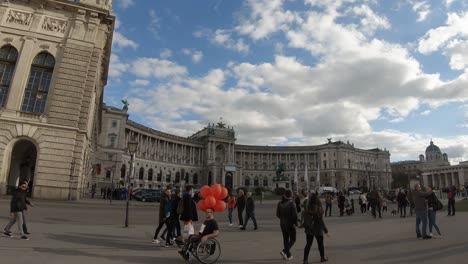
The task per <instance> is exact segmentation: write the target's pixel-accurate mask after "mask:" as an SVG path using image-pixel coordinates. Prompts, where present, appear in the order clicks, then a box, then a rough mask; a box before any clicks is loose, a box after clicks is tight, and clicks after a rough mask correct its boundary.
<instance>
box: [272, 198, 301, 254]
mask: <svg viewBox="0 0 468 264" xmlns="http://www.w3.org/2000/svg"><path fill="white" fill-rule="evenodd" d="M291 195H292V192H291V190H286V191H285V192H284V195H283V197H282V199H281V201H280V202H279V203H278V206H277V207H276V217H278V218H279V219H280V227H281V233H282V234H283V250H281V251H280V254H281V256H283V259H284V260H290V259H292V258H293V256H292V255H291V248H292V246H293V245H294V243H295V242H296V225H297V210H296V206H295V204H294V203H293V201H292V199H291Z"/></svg>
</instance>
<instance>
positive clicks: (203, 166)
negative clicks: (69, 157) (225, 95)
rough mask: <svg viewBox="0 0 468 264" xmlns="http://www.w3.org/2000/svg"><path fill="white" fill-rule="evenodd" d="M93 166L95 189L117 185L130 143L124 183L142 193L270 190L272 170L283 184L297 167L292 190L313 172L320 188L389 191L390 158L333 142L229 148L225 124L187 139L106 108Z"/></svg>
mask: <svg viewBox="0 0 468 264" xmlns="http://www.w3.org/2000/svg"><path fill="white" fill-rule="evenodd" d="M102 117H103V119H102V121H103V122H102V133H101V135H100V136H99V142H98V152H97V156H98V158H97V160H96V163H97V164H98V167H99V168H101V169H100V170H98V172H99V173H96V174H94V175H93V180H92V181H93V182H94V183H96V184H97V185H98V186H106V185H110V184H111V182H113V183H114V185H115V184H117V183H119V182H123V181H124V179H125V177H126V175H128V174H129V171H130V156H129V154H128V153H127V151H126V148H127V144H128V141H129V140H130V139H132V138H134V139H135V140H137V141H138V142H139V146H138V151H137V153H136V161H135V174H134V175H132V176H131V184H132V185H133V186H138V187H142V188H161V187H164V186H165V185H168V184H173V185H178V184H180V182H181V181H182V180H185V181H187V182H188V183H189V184H196V185H203V184H213V183H221V184H223V185H225V186H227V187H228V188H231V189H232V188H237V187H240V186H246V187H249V188H254V187H264V188H267V189H274V188H275V187H277V184H278V182H275V181H274V178H275V176H276V170H277V168H278V165H279V164H282V165H283V166H284V168H285V171H284V174H285V176H287V177H288V178H289V181H288V182H287V183H286V187H291V184H292V182H291V180H293V178H294V174H295V171H296V168H297V175H298V184H299V185H300V187H301V188H305V184H306V179H305V173H306V168H307V175H308V178H309V183H310V186H311V187H312V188H314V187H317V186H316V185H317V183H316V182H315V179H316V175H317V172H318V171H320V183H321V185H322V186H334V187H337V188H339V189H341V188H347V187H361V186H366V187H369V186H375V187H378V188H382V189H388V188H389V186H390V184H391V182H390V181H391V167H390V153H389V152H388V151H387V150H381V149H377V148H376V149H370V150H364V149H358V148H355V147H354V145H353V144H350V143H349V142H346V143H345V142H341V141H332V140H331V139H330V140H329V141H328V142H327V143H326V144H323V145H318V146H290V147H280V146H277V147H270V146H251V145H239V144H236V137H235V131H234V129H233V128H231V127H229V126H226V125H225V124H222V123H218V124H216V125H215V124H209V125H208V126H207V127H205V128H204V129H202V130H201V131H198V132H196V133H195V134H193V135H192V136H190V137H187V138H185V137H179V136H176V135H172V134H168V133H164V132H161V131H157V130H154V129H151V128H148V127H145V126H143V125H140V124H138V123H135V122H133V121H130V120H128V115H127V113H126V111H125V110H120V109H117V108H114V107H108V106H105V107H104V108H103V114H102Z"/></svg>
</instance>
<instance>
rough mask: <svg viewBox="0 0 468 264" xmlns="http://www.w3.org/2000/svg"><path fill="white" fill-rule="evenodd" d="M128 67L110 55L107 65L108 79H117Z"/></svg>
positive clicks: (114, 55)
mask: <svg viewBox="0 0 468 264" xmlns="http://www.w3.org/2000/svg"><path fill="white" fill-rule="evenodd" d="M129 67H130V65H129V64H126V63H123V62H121V61H120V58H119V56H118V55H116V54H114V53H112V54H111V57H110V63H109V77H115V78H119V77H120V76H121V75H122V74H123V73H125V72H127V71H128V69H129Z"/></svg>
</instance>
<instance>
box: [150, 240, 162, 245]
mask: <svg viewBox="0 0 468 264" xmlns="http://www.w3.org/2000/svg"><path fill="white" fill-rule="evenodd" d="M151 243H153V244H159V243H161V241H159V240H157V239H153V241H151Z"/></svg>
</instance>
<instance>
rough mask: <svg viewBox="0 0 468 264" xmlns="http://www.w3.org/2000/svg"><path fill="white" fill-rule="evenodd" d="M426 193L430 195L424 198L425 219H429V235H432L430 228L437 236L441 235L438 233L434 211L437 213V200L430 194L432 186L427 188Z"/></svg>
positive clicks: (433, 194)
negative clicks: (433, 229) (425, 202)
mask: <svg viewBox="0 0 468 264" xmlns="http://www.w3.org/2000/svg"><path fill="white" fill-rule="evenodd" d="M427 191H428V192H430V193H431V194H430V195H429V196H428V197H427V198H426V199H427V209H428V210H427V218H428V219H429V235H430V236H433V235H432V227H434V228H435V230H436V231H437V233H438V234H439V236H441V235H442V234H441V233H440V229H439V226H438V225H437V224H436V211H437V203H438V202H439V200H438V199H437V196H436V195H435V193H434V192H432V186H428V187H427Z"/></svg>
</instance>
